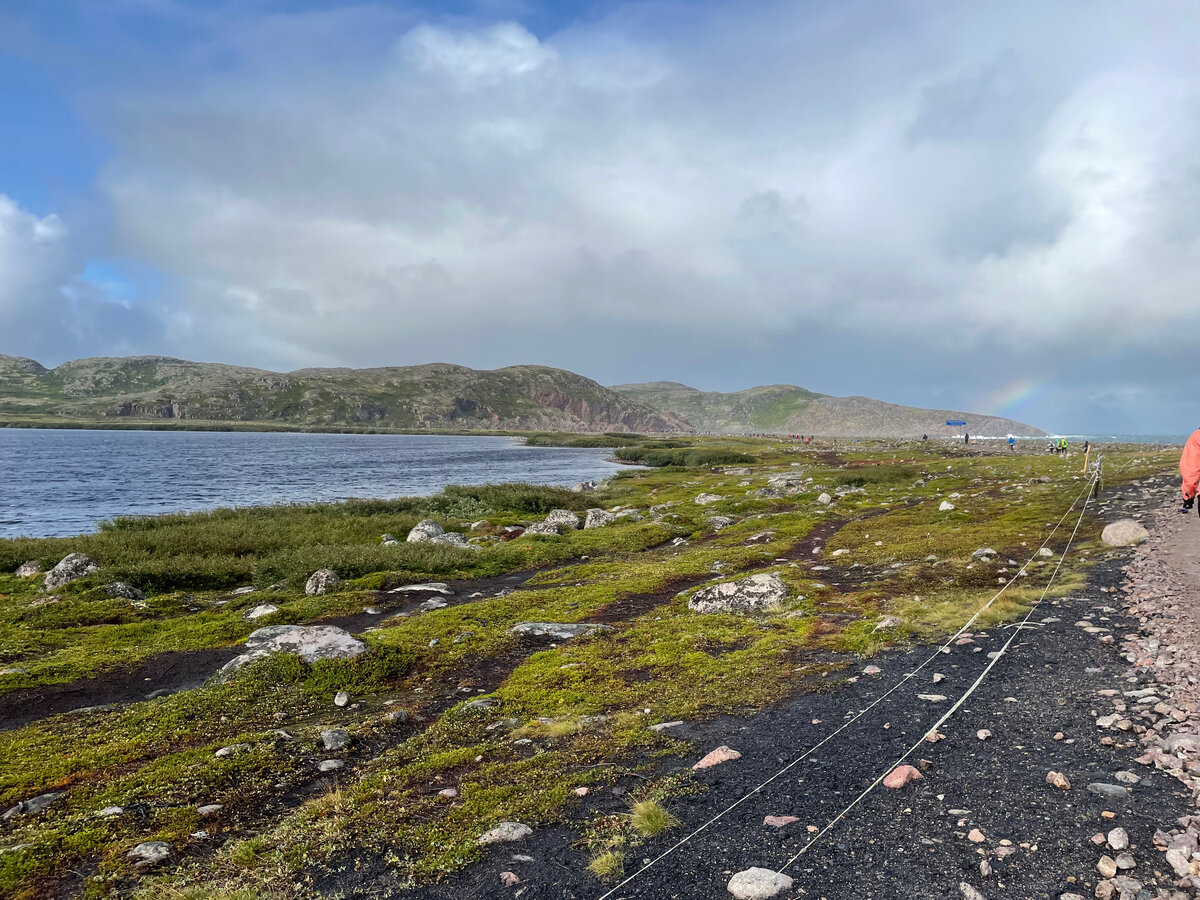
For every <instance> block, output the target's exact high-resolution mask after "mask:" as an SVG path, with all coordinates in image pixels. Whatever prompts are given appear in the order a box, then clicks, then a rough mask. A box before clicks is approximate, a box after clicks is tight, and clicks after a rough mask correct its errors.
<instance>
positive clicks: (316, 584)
mask: <svg viewBox="0 0 1200 900" xmlns="http://www.w3.org/2000/svg"><path fill="white" fill-rule="evenodd" d="M341 581H342V579H340V578H338V574H337V572H335V571H333V569H317V571H315V572H313V573H312V574H311V575H309V576H308V581H307V582H305V584H304V593H305V594H306V595H307V596H309V597H315V596H316V595H317V594H326V593H328V592H329V591H331V590H333V589H334V588H335V587H337V586H338V585H339V584H340V583H341Z"/></svg>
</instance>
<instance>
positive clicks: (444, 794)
mask: <svg viewBox="0 0 1200 900" xmlns="http://www.w3.org/2000/svg"><path fill="white" fill-rule="evenodd" d="M438 796H439V797H441V798H442V799H444V800H453V799H454V798H455V797H457V796H458V790H457V789H456V788H452V787H449V788H442V789H441V790H440V791H438Z"/></svg>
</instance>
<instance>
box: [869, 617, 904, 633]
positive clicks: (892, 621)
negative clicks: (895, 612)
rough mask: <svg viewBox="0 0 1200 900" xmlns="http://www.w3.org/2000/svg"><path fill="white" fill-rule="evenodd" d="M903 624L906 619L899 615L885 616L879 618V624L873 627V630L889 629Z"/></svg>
mask: <svg viewBox="0 0 1200 900" xmlns="http://www.w3.org/2000/svg"><path fill="white" fill-rule="evenodd" d="M903 624H904V620H903V619H901V618H900V617H899V616H884V617H883V618H882V619H880V620H879V624H877V625H876V626H875V627H874V628H872V629H871V631H872V632H876V631H887V630H888V629H889V628H899V627H900V626H901V625H903Z"/></svg>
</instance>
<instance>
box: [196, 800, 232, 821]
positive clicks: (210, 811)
mask: <svg viewBox="0 0 1200 900" xmlns="http://www.w3.org/2000/svg"><path fill="white" fill-rule="evenodd" d="M224 808H225V806H224V804H222V803H209V804H206V805H205V806H197V807H196V812H198V813H199V814H200V815H201V816H202V817H204V818H207V817H209V816H215V815H216V814H217V813H219V812H220V811H221V810H223V809H224Z"/></svg>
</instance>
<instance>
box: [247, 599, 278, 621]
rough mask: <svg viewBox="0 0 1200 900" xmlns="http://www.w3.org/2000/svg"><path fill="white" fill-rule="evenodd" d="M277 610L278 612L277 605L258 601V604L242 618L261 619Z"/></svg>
mask: <svg viewBox="0 0 1200 900" xmlns="http://www.w3.org/2000/svg"><path fill="white" fill-rule="evenodd" d="M277 612H279V607H278V606H276V605H275V604H274V603H260V604H259V605H258V606H256V607H254V609H252V610H250V611H249V612H247V613H246V614H245V616H244V618H246V619H248V620H250V621H251V622H253V621H254V620H255V619H263V618H266V617H267V616H272V615H274V614H275V613H277Z"/></svg>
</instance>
